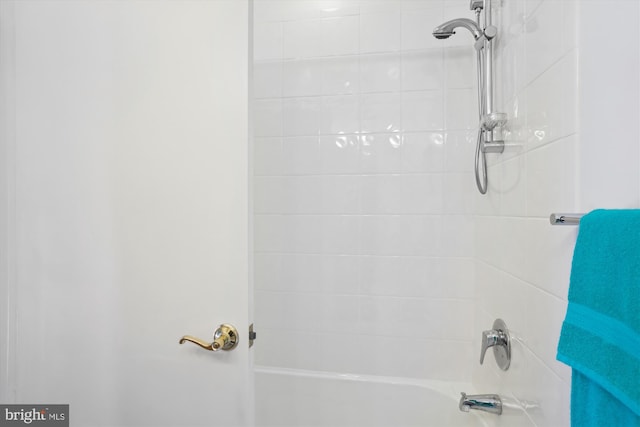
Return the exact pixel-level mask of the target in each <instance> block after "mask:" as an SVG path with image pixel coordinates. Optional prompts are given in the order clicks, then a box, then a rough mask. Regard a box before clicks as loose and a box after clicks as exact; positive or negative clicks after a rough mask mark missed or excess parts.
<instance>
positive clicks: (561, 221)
mask: <svg viewBox="0 0 640 427" xmlns="http://www.w3.org/2000/svg"><path fill="white" fill-rule="evenodd" d="M583 216H584V214H581V213H552V214H551V216H549V222H550V223H551V225H579V224H580V218H582V217H583Z"/></svg>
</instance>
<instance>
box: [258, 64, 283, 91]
mask: <svg viewBox="0 0 640 427" xmlns="http://www.w3.org/2000/svg"><path fill="white" fill-rule="evenodd" d="M253 96H254V97H255V98H256V99H260V98H280V97H282V62H280V61H269V62H256V63H254V64H253Z"/></svg>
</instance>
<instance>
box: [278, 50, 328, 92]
mask: <svg viewBox="0 0 640 427" xmlns="http://www.w3.org/2000/svg"><path fill="white" fill-rule="evenodd" d="M322 89H323V62H322V61H321V60H318V59H303V60H293V61H284V62H283V63H282V94H283V96H285V97H294V96H313V95H321V94H322Z"/></svg>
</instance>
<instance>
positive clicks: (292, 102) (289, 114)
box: [282, 97, 322, 136]
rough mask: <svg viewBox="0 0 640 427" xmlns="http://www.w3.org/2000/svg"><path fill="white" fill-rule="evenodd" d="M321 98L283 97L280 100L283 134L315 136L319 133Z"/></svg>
mask: <svg viewBox="0 0 640 427" xmlns="http://www.w3.org/2000/svg"><path fill="white" fill-rule="evenodd" d="M321 108H322V98H320V97H306V98H285V99H283V101H282V134H283V135H284V136H296V135H300V136H313V135H315V136H317V135H318V134H319V133H320V111H321Z"/></svg>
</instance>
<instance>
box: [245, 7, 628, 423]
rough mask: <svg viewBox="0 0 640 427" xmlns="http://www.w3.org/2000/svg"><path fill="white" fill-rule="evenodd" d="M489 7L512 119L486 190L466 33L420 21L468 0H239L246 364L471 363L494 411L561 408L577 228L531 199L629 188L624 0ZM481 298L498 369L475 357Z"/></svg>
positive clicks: (517, 414)
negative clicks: (252, 114)
mask: <svg viewBox="0 0 640 427" xmlns="http://www.w3.org/2000/svg"><path fill="white" fill-rule="evenodd" d="M494 4H495V9H494V22H495V23H496V25H497V26H498V27H499V30H500V37H499V39H498V41H497V52H496V66H497V70H496V74H497V76H496V78H497V84H496V91H497V94H496V96H497V99H496V106H497V108H498V110H501V111H504V112H506V113H507V114H508V116H509V123H508V132H507V134H506V142H507V146H506V149H505V152H504V153H503V154H502V155H489V156H488V157H489V163H490V168H489V185H490V187H489V191H488V194H487V195H485V196H481V195H479V194H477V192H476V190H475V185H474V183H473V176H472V161H473V157H472V156H473V146H474V140H473V139H474V138H473V131H472V130H473V128H474V127H475V126H476V117H475V114H476V99H475V92H474V90H475V89H474V88H475V86H474V85H475V76H474V73H475V63H474V53H473V50H472V49H471V47H470V44H471V40H470V38H469V37H468V35H466V34H464V32H462V33H460V34H457V35H456V36H454V37H452V38H451V39H449V40H447V41H436V40H434V39H433V38H432V37H431V36H430V32H431V29H432V28H433V27H434V26H435V25H437V24H438V23H440V22H442V21H444V20H445V19H451V18H455V17H472V14H471V12H470V11H468V2H467V1H466V0H459V1H458V0H451V1H446V2H443V1H373V0H370V1H362V2H359V3H358V2H356V1H353V2H344V1H308V2H287V1H280V2H278V1H267V0H258V1H256V14H255V18H256V26H255V30H256V34H255V35H256V56H255V73H256V76H255V77H256V78H255V89H256V97H257V98H258V99H257V100H256V101H255V104H254V105H255V107H256V132H257V133H256V144H255V154H256V161H255V166H256V172H255V174H256V176H255V180H254V182H255V189H256V191H255V193H256V208H255V222H256V323H257V325H260V331H261V332H262V333H263V335H262V336H261V338H264V339H265V340H264V341H263V345H262V346H261V347H259V348H258V349H257V351H256V362H257V363H258V364H260V365H263V366H276V367H286V368H296V369H314V370H316V369H317V370H328V371H339V372H351V373H372V374H378V375H394V376H412V377H420V378H439V379H450V380H462V381H468V380H469V378H471V379H472V380H473V383H474V388H475V391H478V392H488V393H494V392H497V393H500V394H501V395H502V396H504V397H505V401H506V402H507V404H508V405H509V406H510V407H508V408H507V410H505V413H504V414H503V415H502V416H501V417H493V418H489V420H491V421H492V422H494V423H495V424H496V425H504V426H510V427H513V426H535V425H537V426H566V425H569V405H570V400H569V393H570V382H571V372H570V369H569V368H568V367H566V366H564V365H562V364H560V363H559V362H557V361H556V360H555V353H556V345H557V341H558V336H559V331H560V326H561V323H562V320H563V318H564V312H565V309H566V295H567V290H568V283H569V273H570V266H571V257H572V253H573V246H574V244H575V238H576V236H577V232H578V228H577V227H559V226H556V227H552V226H550V225H549V221H548V217H549V214H550V213H552V212H588V211H589V210H591V209H594V208H598V207H605V208H613V207H622V208H629V207H638V206H640V172H639V170H640V168H638V165H639V164H640V149H639V147H638V143H637V141H638V137H639V136H640V129H639V128H638V126H639V125H638V122H639V121H638V117H640V106H639V101H638V99H640V97H639V96H638V95H640V94H639V93H638V92H639V88H640V83H639V79H640V77H639V76H640V65H639V55H638V53H639V47H640V36H639V34H638V29H637V22H638V21H639V20H640V5H639V4H638V3H637V2H633V1H625V0H619V1H605V0H592V1H589V2H578V1H576V0H509V1H495V2H494ZM603 20H605V21H607V22H617V23H618V24H617V25H616V31H615V32H603V31H594V30H593V29H594V28H595V29H597V28H600V27H601V23H602V21H603ZM578 117H579V118H580V120H578ZM467 310H468V311H467ZM470 313H473V314H472V317H473V318H470V317H469V316H470ZM498 317H500V318H502V319H504V320H505V321H506V322H507V325H508V326H509V327H510V328H511V331H512V334H513V337H514V345H513V359H512V364H511V368H510V369H509V371H507V372H502V371H500V370H499V369H498V368H497V367H496V365H495V363H494V361H493V356H492V355H491V354H490V353H489V354H487V358H486V359H485V363H484V365H482V366H480V365H479V363H478V358H479V354H478V353H479V349H480V340H479V338H480V333H481V331H482V330H485V329H490V327H491V325H492V323H493V320H494V319H495V318H498ZM470 325H471V326H470ZM469 326H470V327H469ZM283 331H285V332H287V333H288V334H289V335H288V336H287V337H286V339H283V338H282V332H283ZM396 334H397V335H399V336H400V339H396V338H393V337H394V336H395V335H396ZM409 337H411V338H409ZM415 337H418V339H415ZM511 404H515V405H516V406H519V407H521V408H524V409H520V410H518V409H512V407H511Z"/></svg>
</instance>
